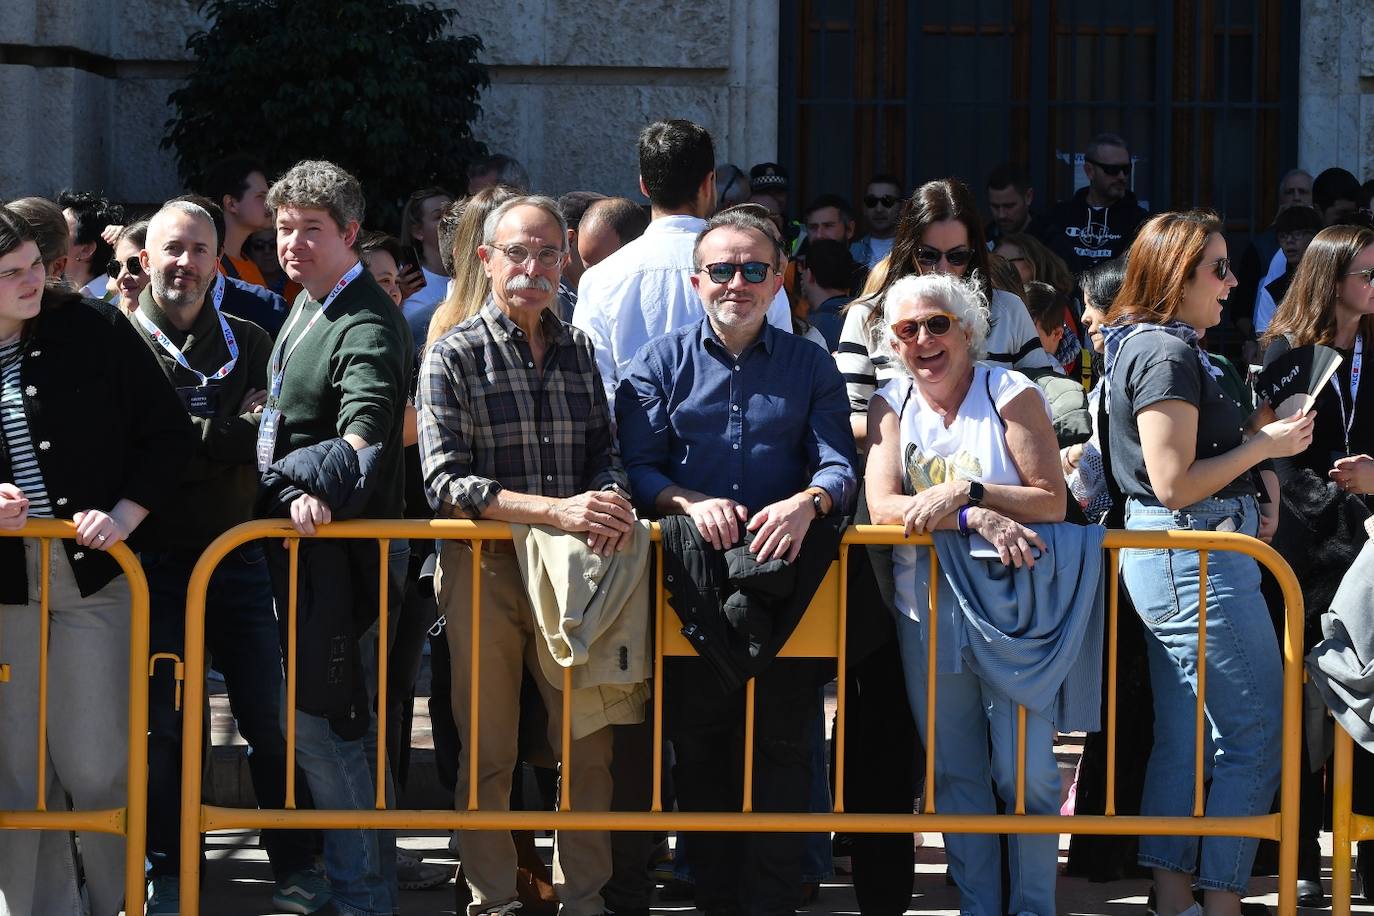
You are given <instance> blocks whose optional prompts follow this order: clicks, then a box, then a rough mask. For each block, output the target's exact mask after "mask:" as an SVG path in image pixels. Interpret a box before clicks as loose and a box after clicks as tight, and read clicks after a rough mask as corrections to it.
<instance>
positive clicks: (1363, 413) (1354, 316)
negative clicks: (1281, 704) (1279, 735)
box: [1261, 226, 1374, 906]
mask: <svg viewBox="0 0 1374 916" xmlns="http://www.w3.org/2000/svg"><path fill="white" fill-rule="evenodd" d="M1371 280H1374V232H1371V231H1370V230H1369V229H1366V228H1363V227H1360V226H1332V227H1330V228H1328V229H1323V230H1322V231H1321V232H1320V233H1318V234H1317V236H1316V237H1315V238H1314V239H1313V240H1312V243H1311V245H1309V246H1308V249H1307V251H1306V253H1305V254H1304V255H1303V258H1302V261H1301V262H1300V263H1299V265H1298V268H1297V272H1296V273H1295V274H1294V276H1293V282H1292V285H1291V286H1290V287H1289V288H1288V292H1287V294H1286V295H1285V296H1284V297H1283V301H1282V302H1281V303H1280V304H1279V307H1278V310H1277V311H1276V312H1275V313H1274V319H1273V321H1272V322H1271V323H1270V325H1269V328H1268V330H1267V332H1266V333H1265V335H1264V338H1263V340H1262V341H1261V344H1262V345H1264V346H1267V349H1266V350H1265V354H1264V357H1265V363H1266V365H1269V366H1273V365H1275V364H1276V363H1278V362H1281V361H1283V360H1285V359H1287V360H1290V361H1291V360H1293V359H1294V357H1300V356H1302V355H1303V354H1302V353H1301V352H1300V351H1301V349H1302V348H1311V347H1321V348H1326V347H1330V348H1332V349H1334V350H1335V351H1336V353H1338V354H1339V355H1340V364H1339V366H1337V368H1336V372H1335V374H1334V375H1333V376H1331V379H1330V381H1329V382H1328V383H1326V384H1325V385H1323V386H1322V387H1321V389H1320V390H1319V391H1317V392H1316V393H1315V403H1314V404H1313V410H1314V411H1315V413H1316V421H1315V423H1314V425H1313V428H1312V444H1311V446H1309V447H1308V448H1307V450H1306V451H1304V452H1302V453H1301V454H1298V455H1294V456H1293V457H1292V458H1288V459H1281V460H1278V461H1276V462H1275V464H1276V470H1277V471H1278V474H1279V481H1280V485H1281V490H1282V494H1283V499H1282V508H1281V511H1280V514H1279V527H1278V532H1277V533H1276V535H1275V537H1274V542H1273V544H1274V547H1275V549H1277V550H1278V551H1279V553H1280V554H1282V555H1283V558H1284V559H1285V560H1287V561H1288V564H1289V565H1290V566H1292V567H1293V571H1294V572H1295V573H1297V575H1298V580H1299V581H1300V582H1301V583H1302V587H1303V603H1304V608H1305V611H1306V615H1307V626H1306V631H1307V632H1305V633H1304V652H1305V651H1306V646H1308V645H1312V644H1315V642H1316V641H1317V640H1319V639H1321V632H1320V621H1321V615H1322V614H1323V613H1324V612H1325V611H1326V610H1327V608H1328V606H1329V605H1330V603H1331V598H1332V596H1333V595H1334V594H1335V592H1336V588H1337V586H1339V585H1340V582H1341V577H1342V575H1343V574H1344V572H1345V570H1346V569H1347V568H1348V567H1349V565H1350V563H1351V561H1353V560H1354V558H1355V555H1356V554H1358V553H1359V551H1360V547H1361V546H1362V545H1363V543H1364V541H1365V540H1366V535H1365V529H1364V526H1363V525H1362V524H1361V522H1362V521H1363V520H1364V519H1365V518H1367V517H1368V516H1369V499H1370V494H1374V458H1371V457H1370V455H1369V454H1368V452H1367V451H1366V450H1367V449H1369V448H1370V447H1371V446H1370V443H1371V441H1374V383H1371V384H1367V385H1361V376H1362V374H1363V370H1364V368H1365V366H1366V365H1371V366H1374V286H1371ZM1323 355H1329V354H1323V353H1322V352H1321V351H1317V352H1316V353H1315V354H1314V356H1315V357H1317V359H1316V361H1317V362H1320V361H1321V359H1320V357H1321V356H1323ZM1266 374H1268V373H1266ZM1261 388H1263V386H1261ZM1277 407H1280V405H1278V404H1273V405H1271V404H1264V405H1262V406H1261V410H1262V411H1267V410H1272V409H1274V408H1277ZM1280 412H1282V411H1280ZM1305 743H1306V742H1305ZM1308 746H1310V745H1308ZM1355 754H1356V757H1355V774H1356V775H1355V780H1354V783H1355V788H1354V792H1355V809H1356V810H1357V811H1360V812H1366V813H1367V812H1374V804H1372V803H1371V802H1374V798H1371V795H1374V780H1371V778H1370V774H1371V772H1374V758H1371V756H1370V755H1369V754H1368V752H1366V751H1364V750H1362V749H1361V748H1360V747H1359V746H1358V745H1357V746H1356V748H1355ZM1309 763H1310V764H1311V766H1309V768H1308V770H1307V771H1305V772H1304V779H1303V786H1302V796H1301V797H1302V804H1301V808H1300V812H1301V813H1300V817H1299V821H1300V826H1299V832H1300V837H1301V841H1302V845H1301V846H1300V847H1299V852H1298V877H1299V881H1298V903H1299V905H1301V906H1312V905H1314V904H1316V903H1319V902H1320V900H1321V896H1322V891H1321V882H1320V877H1321V855H1320V853H1319V851H1318V848H1317V832H1318V831H1319V830H1320V828H1321V822H1322V808H1323V804H1322V801H1323V793H1322V784H1323V781H1322V777H1321V771H1322V765H1323V761H1322V760H1321V759H1315V760H1312V759H1310V758H1309ZM1367 846H1369V844H1368V843H1360V860H1359V871H1360V874H1361V877H1368V878H1374V849H1366V847H1367ZM1364 886H1365V888H1366V899H1368V895H1369V894H1370V893H1371V889H1374V882H1371V881H1369V880H1366V882H1365V885H1364Z"/></svg>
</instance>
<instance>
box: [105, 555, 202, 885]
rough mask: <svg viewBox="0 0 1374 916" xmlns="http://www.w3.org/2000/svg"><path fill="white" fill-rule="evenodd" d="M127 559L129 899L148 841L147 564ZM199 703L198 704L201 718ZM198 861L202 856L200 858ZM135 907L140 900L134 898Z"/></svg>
mask: <svg viewBox="0 0 1374 916" xmlns="http://www.w3.org/2000/svg"><path fill="white" fill-rule="evenodd" d="M110 549H111V550H115V549H119V550H123V551H125V552H126V553H127V549H128V548H127V547H125V546H124V545H122V544H113V545H111V547H110ZM127 556H128V558H129V561H130V562H129V563H127V564H126V563H124V562H120V564H119V565H120V566H121V567H122V568H123V569H124V578H125V580H126V581H127V582H128V584H129V598H130V606H129V623H130V626H129V767H128V772H129V776H128V789H127V796H126V802H125V806H124V895H125V899H126V900H134V901H138V900H141V899H142V895H143V889H144V887H145V886H146V885H145V879H144V856H145V855H146V852H147V849H146V847H147V845H148V777H147V773H148V670H147V669H148V638H149V637H148V628H149V618H150V614H149V609H148V606H149V598H148V579H147V577H146V576H145V575H144V574H143V567H142V566H140V565H139V564H138V562H137V560H135V559H134V558H133V555H132V554H127ZM200 709H201V707H199V706H197V707H196V718H199V715H200ZM197 864H199V861H197ZM134 906H135V907H137V904H134Z"/></svg>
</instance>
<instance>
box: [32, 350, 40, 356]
mask: <svg viewBox="0 0 1374 916" xmlns="http://www.w3.org/2000/svg"><path fill="white" fill-rule="evenodd" d="M29 355H30V356H42V355H43V351H42V350H34V351H33V352H32V353H30V354H29Z"/></svg>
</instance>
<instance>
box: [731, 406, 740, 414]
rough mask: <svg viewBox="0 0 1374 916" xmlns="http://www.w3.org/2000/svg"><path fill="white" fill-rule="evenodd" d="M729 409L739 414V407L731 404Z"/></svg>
mask: <svg viewBox="0 0 1374 916" xmlns="http://www.w3.org/2000/svg"><path fill="white" fill-rule="evenodd" d="M730 409H731V410H733V411H735V412H736V413H738V412H739V405H738V404H731V405H730Z"/></svg>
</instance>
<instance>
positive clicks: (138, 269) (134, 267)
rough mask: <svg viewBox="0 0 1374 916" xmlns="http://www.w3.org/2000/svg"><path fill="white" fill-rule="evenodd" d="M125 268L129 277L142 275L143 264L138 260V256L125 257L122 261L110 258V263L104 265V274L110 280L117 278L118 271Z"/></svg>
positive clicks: (120, 271)
mask: <svg viewBox="0 0 1374 916" xmlns="http://www.w3.org/2000/svg"><path fill="white" fill-rule="evenodd" d="M125 270H127V271H128V272H129V276H131V277H141V276H143V265H142V264H140V263H139V262H138V256H137V255H134V256H133V257H129V258H125V259H124V260H123V261H120V260H117V259H115V258H110V263H108V264H106V265H105V275H106V276H108V277H109V278H110V279H111V280H118V279H119V275H120V273H122V272H123V271H125Z"/></svg>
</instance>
